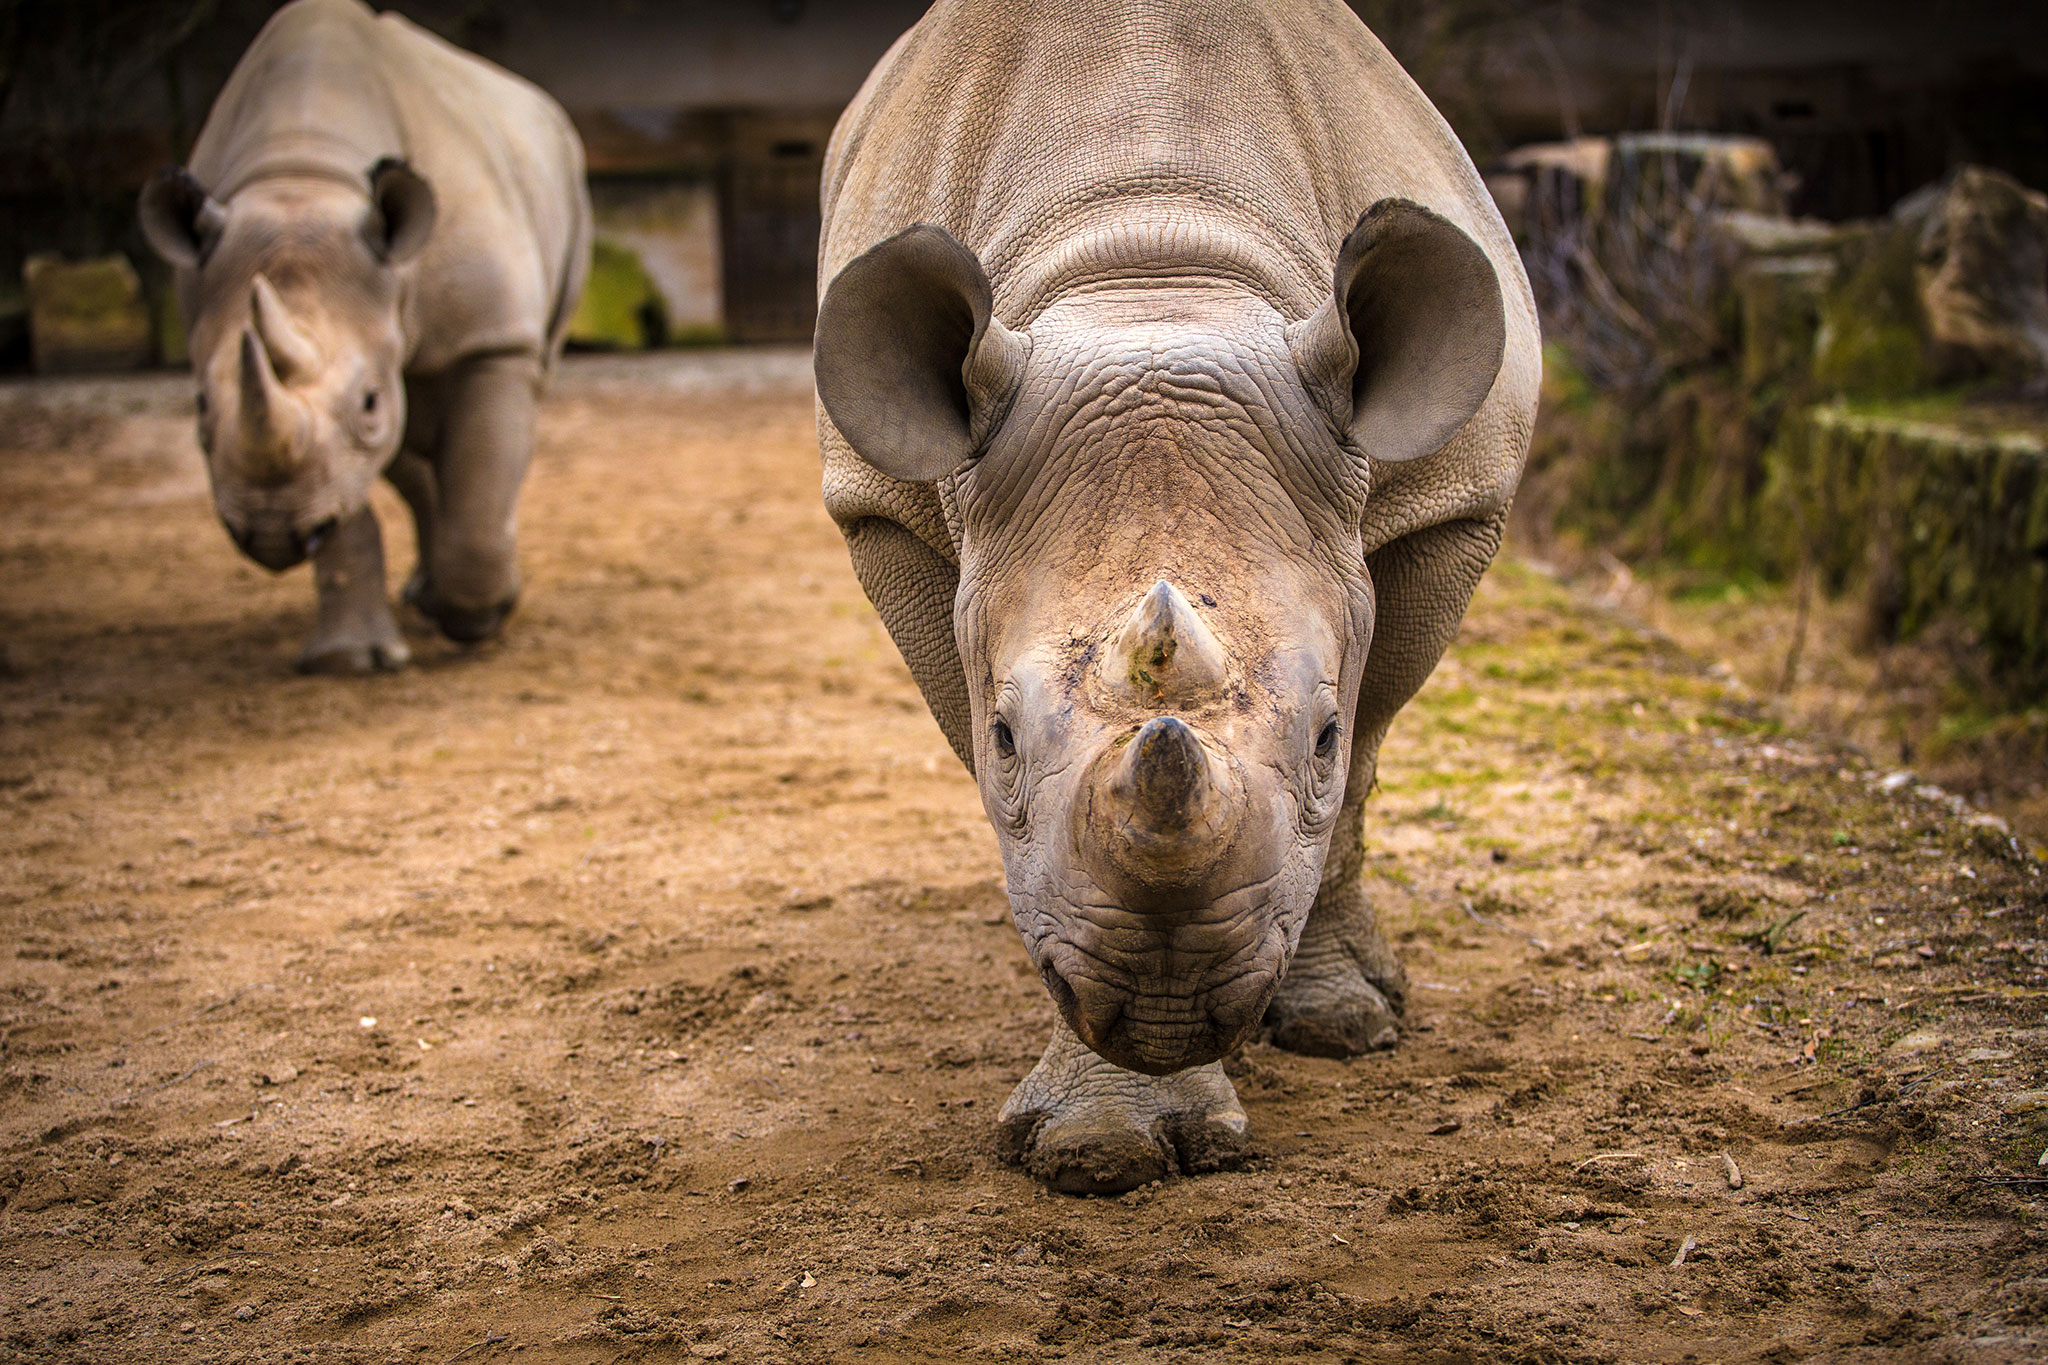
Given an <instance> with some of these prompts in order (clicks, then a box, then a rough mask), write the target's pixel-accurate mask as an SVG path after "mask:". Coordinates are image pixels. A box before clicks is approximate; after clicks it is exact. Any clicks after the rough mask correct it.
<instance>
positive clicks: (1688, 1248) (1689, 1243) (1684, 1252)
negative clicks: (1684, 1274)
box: [1671, 1237, 1699, 1270]
mask: <svg viewBox="0 0 2048 1365" xmlns="http://www.w3.org/2000/svg"><path fill="white" fill-rule="evenodd" d="M1698 1245H1699V1243H1698V1242H1695V1241H1694V1240H1693V1239H1692V1238H1690V1237H1688V1238H1686V1239H1685V1241H1683V1242H1682V1243H1680V1244H1679V1247H1678V1254H1677V1255H1676V1256H1673V1257H1672V1258H1671V1268H1672V1269H1673V1270H1676V1269H1678V1268H1679V1267H1680V1266H1682V1265H1684V1264H1685V1258H1686V1257H1688V1256H1690V1255H1692V1249H1693V1248H1694V1247H1696V1246H1698Z"/></svg>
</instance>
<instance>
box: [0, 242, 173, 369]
mask: <svg viewBox="0 0 2048 1365" xmlns="http://www.w3.org/2000/svg"><path fill="white" fill-rule="evenodd" d="M21 275H22V285H23V288H24V290H25V292H26V293H27V295H28V320H29V323H28V325H29V347H30V351H31V354H32V355H33V357H34V363H35V368H36V371H37V372H38V373H40V374H79V373H91V372H95V371H106V370H133V369H140V368H141V367H143V366H145V365H147V364H149V362H150V358H151V355H152V351H153V347H152V344H151V342H152V338H151V331H152V329H151V325H150V316H149V309H148V307H147V305H146V304H145V303H144V302H143V297H142V282H141V280H140V279H138V278H137V276H136V274H135V267H134V266H133V265H131V264H129V262H128V258H127V257H125V256H101V257H99V258H97V259H94V260H89V261H66V260H64V259H63V258H62V257H60V256H57V255H55V254H54V253H50V252H38V253H37V254H36V255H33V256H31V257H29V258H28V261H27V262H26V263H25V264H24V265H23V266H22V272H21Z"/></svg>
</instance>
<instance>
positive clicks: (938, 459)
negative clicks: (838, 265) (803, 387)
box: [812, 223, 1030, 483]
mask: <svg viewBox="0 0 2048 1365" xmlns="http://www.w3.org/2000/svg"><path fill="white" fill-rule="evenodd" d="M1029 350H1030V341H1029V339H1028V338H1027V337H1025V336H1024V335H1023V334H1022V333H1019V332H1013V331H1011V330H1010V329H1009V328H1007V327H1005V326H1003V324H1002V323H1000V322H998V321H996V318H995V304H994V298H993V295H992V293H991V291H990V289H989V283H988V275H987V273H986V272H984V271H983V270H982V268H981V262H980V261H978V260H976V259H975V256H974V253H973V252H971V251H969V250H968V249H967V248H966V247H965V246H962V245H961V244H960V241H959V240H958V239H957V238H955V237H954V236H953V234H952V233H950V232H948V231H946V230H945V229H944V228H942V227H934V226H932V225H931V224H929V223H920V224H918V225H916V226H915V227H909V228H905V229H904V230H903V231H901V232H899V233H897V234H896V235H895V236H894V237H891V238H889V239H888V240H887V241H885V242H882V243H880V244H878V245H876V246H873V247H870V248H868V250H867V251H865V252H863V253H862V254H861V255H859V256H857V257H855V258H854V259H853V260H852V261H849V262H848V263H847V265H846V268H845V269H843V270H841V271H840V272H839V274H838V275H836V276H835V277H833V280H832V283H831V285H830V286H829V287H828V288H827V289H826V290H825V297H824V298H823V299H822V300H820V301H819V304H818V334H817V341H816V344H815V348H814V350H813V358H812V364H813V367H814V368H815V369H816V371H817V379H818V399H819V401H820V402H822V403H823V404H824V405H825V412H826V414H827V415H828V416H830V417H831V419H832V424H833V425H834V426H836V427H838V428H839V434H840V435H842V436H844V437H845V438H846V440H847V442H848V444H850V445H851V446H852V447H853V449H854V453H855V454H857V455H859V456H860V457H861V458H862V459H863V460H866V461H867V462H868V463H869V464H871V465H873V466H874V467H875V468H877V469H879V470H881V471H882V472H883V473H884V474H887V475H888V476H889V477H890V478H893V479H903V480H906V481H908V482H913V483H924V482H929V481H930V480H932V479H938V478H943V477H944V476H946V475H947V474H950V473H952V472H953V471H954V470H955V469H958V468H959V467H960V466H961V465H963V464H965V463H966V462H967V461H968V460H969V459H971V458H973V456H974V454H975V452H976V451H977V450H979V449H980V448H981V443H982V442H983V441H985V440H986V439H987V438H988V435H989V433H990V431H992V430H993V429H994V427H995V425H996V423H997V422H999V421H1000V420H1001V419H1002V416H1003V413H1004V411H1005V410H1006V409H1007V408H1008V406H1009V402H1010V399H1011V398H1012V397H1013V396H1014V395H1015V393H1016V391H1017V382H1018V380H1019V378H1020V377H1021V376H1022V374H1023V370H1024V358H1025V356H1026V355H1027V354H1028V352H1029Z"/></svg>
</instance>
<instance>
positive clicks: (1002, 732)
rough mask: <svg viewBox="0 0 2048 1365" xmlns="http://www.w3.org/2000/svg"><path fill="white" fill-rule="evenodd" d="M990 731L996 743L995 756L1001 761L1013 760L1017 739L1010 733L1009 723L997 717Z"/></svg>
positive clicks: (1015, 753) (1015, 754)
mask: <svg viewBox="0 0 2048 1365" xmlns="http://www.w3.org/2000/svg"><path fill="white" fill-rule="evenodd" d="M991 730H992V733H993V734H994V736H995V741H996V756H997V757H998V758H1003V759H1011V758H1015V757H1016V756H1017V737H1016V736H1015V735H1013V734H1011V733H1010V725H1009V722H1008V721H1005V720H1004V719H1003V718H1002V717H1000V716H998V717H997V718H996V723H995V725H994V726H993V727H991Z"/></svg>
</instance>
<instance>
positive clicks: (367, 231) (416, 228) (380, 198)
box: [363, 156, 434, 265]
mask: <svg viewBox="0 0 2048 1365" xmlns="http://www.w3.org/2000/svg"><path fill="white" fill-rule="evenodd" d="M433 231H434V190H433V187H432V186H431V185H429V184H427V182H426V181H424V180H422V179H421V178H420V176H419V173H418V172H417V171H415V170H413V168H412V167H410V166H408V165H406V164H405V163H404V162H403V161H400V160H399V159H398V158H397V157H395V156H387V157H385V158H384V159H383V160H382V161H380V162H378V163H377V164H376V165H375V166H372V167H371V168H370V211H369V212H368V213H367V214H365V215H363V239H364V240H365V241H367V242H368V243H369V244H370V250H371V251H373V252H375V253H376V254H377V258H378V259H379V260H381V261H383V262H384V263H385V264H386V265H397V264H398V263H399V262H401V261H404V260H408V259H410V258H411V257H412V256H414V255H416V254H418V252H419V249H420V248H421V247H423V246H425V245H426V244H427V238H428V237H430V236H432V235H433Z"/></svg>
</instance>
